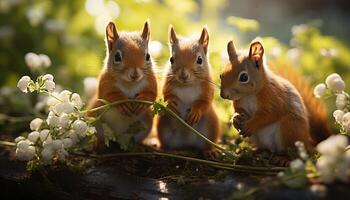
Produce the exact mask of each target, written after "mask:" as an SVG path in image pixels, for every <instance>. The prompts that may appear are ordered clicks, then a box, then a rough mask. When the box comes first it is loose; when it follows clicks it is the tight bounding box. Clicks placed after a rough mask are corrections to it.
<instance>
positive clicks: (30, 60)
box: [24, 52, 41, 70]
mask: <svg viewBox="0 0 350 200" xmlns="http://www.w3.org/2000/svg"><path fill="white" fill-rule="evenodd" d="M24 61H25V63H26V64H27V66H28V67H29V68H30V69H31V70H37V69H39V68H40V67H41V59H40V57H39V56H38V55H37V54H35V53H33V52H29V53H27V54H26V55H25V56H24Z"/></svg>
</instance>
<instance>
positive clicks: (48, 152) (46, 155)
mask: <svg viewBox="0 0 350 200" xmlns="http://www.w3.org/2000/svg"><path fill="white" fill-rule="evenodd" d="M41 157H42V158H43V160H44V162H49V161H50V160H51V159H52V158H53V151H52V149H50V148H44V149H43V150H42V151H41Z"/></svg>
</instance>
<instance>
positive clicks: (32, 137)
mask: <svg viewBox="0 0 350 200" xmlns="http://www.w3.org/2000/svg"><path fill="white" fill-rule="evenodd" d="M39 135H40V133H39V132H38V131H33V132H31V133H29V135H28V140H29V141H31V142H36V141H37V140H38V138H39Z"/></svg>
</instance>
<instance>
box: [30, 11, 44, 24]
mask: <svg viewBox="0 0 350 200" xmlns="http://www.w3.org/2000/svg"><path fill="white" fill-rule="evenodd" d="M26 16H27V18H28V20H29V23H30V25H32V26H38V25H39V24H41V22H42V21H43V20H44V18H45V14H44V12H43V10H42V9H40V8H34V7H32V8H29V9H27V12H26Z"/></svg>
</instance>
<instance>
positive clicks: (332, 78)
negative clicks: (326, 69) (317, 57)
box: [326, 73, 345, 92]
mask: <svg viewBox="0 0 350 200" xmlns="http://www.w3.org/2000/svg"><path fill="white" fill-rule="evenodd" d="M326 84H327V87H328V88H329V89H331V90H332V91H334V92H342V91H344V89H345V82H344V81H343V80H342V78H341V77H340V76H339V74H337V73H333V74H331V75H329V76H328V77H327V78H326Z"/></svg>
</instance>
